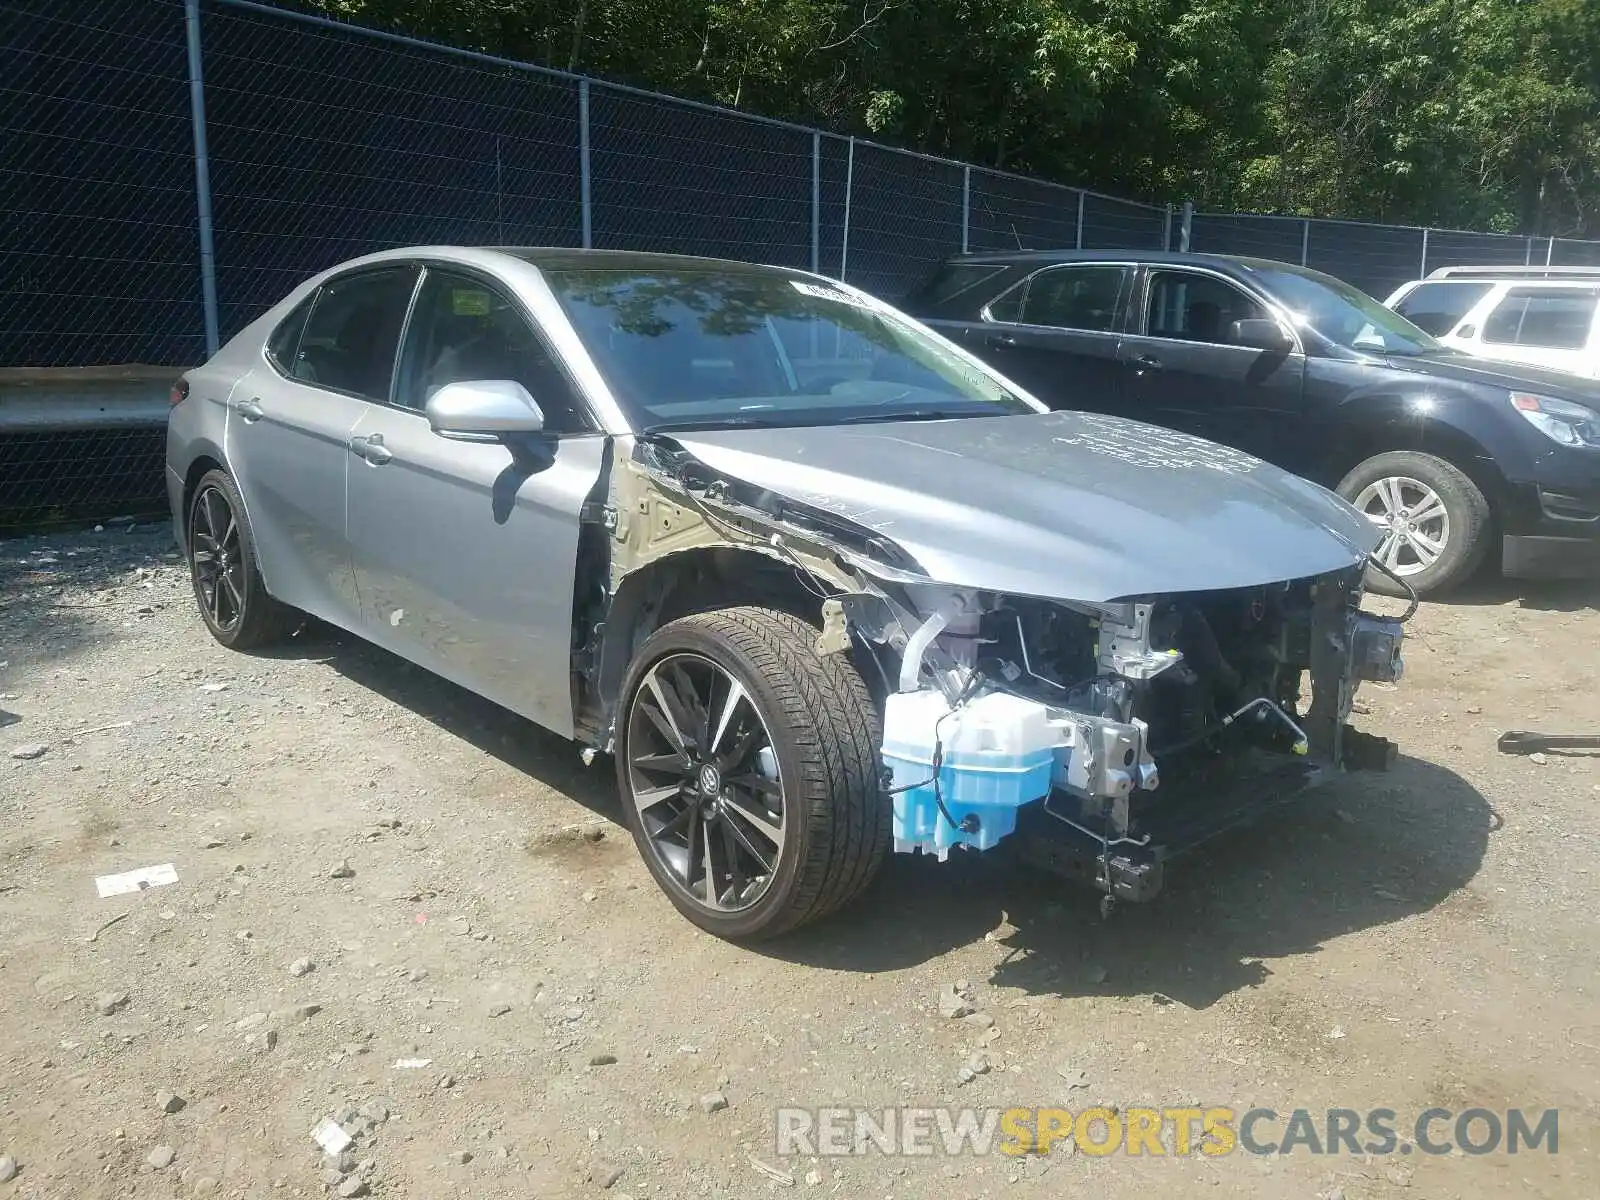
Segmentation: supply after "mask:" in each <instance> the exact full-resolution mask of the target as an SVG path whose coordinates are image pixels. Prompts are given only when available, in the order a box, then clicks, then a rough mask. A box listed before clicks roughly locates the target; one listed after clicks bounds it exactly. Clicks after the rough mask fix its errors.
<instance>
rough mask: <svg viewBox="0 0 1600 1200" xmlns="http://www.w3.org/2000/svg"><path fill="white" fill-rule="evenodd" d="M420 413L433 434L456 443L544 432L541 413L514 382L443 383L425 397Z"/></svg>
mask: <svg viewBox="0 0 1600 1200" xmlns="http://www.w3.org/2000/svg"><path fill="white" fill-rule="evenodd" d="M424 411H425V412H426V413H427V415H428V424H429V426H431V427H432V429H433V431H434V432H435V433H437V434H438V435H439V436H440V437H447V438H455V439H457V440H459V441H468V442H494V441H500V440H503V439H504V438H505V437H507V436H508V435H514V434H527V433H539V432H540V431H542V430H543V429H544V412H543V410H542V409H540V407H539V405H538V402H537V401H535V400H534V398H533V397H532V396H530V395H529V394H528V389H527V388H525V387H523V386H522V385H521V384H520V383H518V382H517V381H516V380H514V379H473V380H466V381H463V382H459V383H447V384H445V385H444V386H443V387H442V388H440V389H439V390H438V391H436V392H434V393H433V395H431V396H429V397H428V403H427V405H426V406H425V408H424Z"/></svg>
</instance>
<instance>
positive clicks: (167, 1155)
mask: <svg viewBox="0 0 1600 1200" xmlns="http://www.w3.org/2000/svg"><path fill="white" fill-rule="evenodd" d="M177 1157H178V1152H177V1151H176V1150H174V1149H173V1148H172V1147H171V1146H157V1147H156V1148H155V1149H154V1150H152V1151H150V1156H149V1157H148V1158H146V1159H145V1162H147V1163H149V1164H150V1165H151V1167H153V1168H154V1169H155V1170H157V1171H165V1170H166V1169H167V1168H168V1167H170V1166H171V1165H172V1161H173V1159H175V1158H177Z"/></svg>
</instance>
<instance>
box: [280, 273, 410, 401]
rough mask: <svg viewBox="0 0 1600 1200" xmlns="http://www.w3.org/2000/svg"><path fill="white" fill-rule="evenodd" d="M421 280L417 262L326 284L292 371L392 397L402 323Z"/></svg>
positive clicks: (325, 383) (355, 391)
mask: <svg viewBox="0 0 1600 1200" xmlns="http://www.w3.org/2000/svg"><path fill="white" fill-rule="evenodd" d="M416 281H417V269H416V268H415V267H412V266H397V267H380V268H378V269H377V270H372V271H362V272H360V273H359V274H356V275H345V276H341V277H340V278H338V279H333V280H330V281H329V282H327V283H325V284H323V285H322V287H321V289H320V290H319V291H318V292H317V298H316V302H315V304H313V305H312V308H311V315H310V317H309V318H308V319H307V321H306V325H305V333H304V334H303V335H302V336H301V338H300V352H299V354H297V355H296V356H295V361H294V364H293V367H292V370H291V374H293V375H294V377H295V378H296V379H299V380H301V381H303V382H305V383H309V384H312V385H314V386H316V387H324V388H331V389H333V390H334V391H339V392H348V393H350V394H351V395H352V396H360V397H362V398H363V399H366V400H378V401H386V400H388V398H389V380H390V377H391V375H392V374H393V371H394V354H395V349H396V348H397V347H398V346H399V344H400V326H401V325H402V324H403V323H404V322H405V318H406V306H407V305H408V304H410V302H411V292H412V289H413V288H414V287H415V285H416Z"/></svg>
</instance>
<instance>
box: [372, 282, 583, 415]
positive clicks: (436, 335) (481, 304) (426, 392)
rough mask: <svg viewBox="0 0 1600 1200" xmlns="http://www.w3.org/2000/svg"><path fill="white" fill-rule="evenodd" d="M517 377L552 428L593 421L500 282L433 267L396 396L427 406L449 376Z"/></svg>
mask: <svg viewBox="0 0 1600 1200" xmlns="http://www.w3.org/2000/svg"><path fill="white" fill-rule="evenodd" d="M487 379H510V380H514V381H515V382H517V383H520V384H521V385H522V386H523V387H525V388H526V389H527V390H528V394H529V395H530V396H532V397H533V399H534V402H535V403H537V404H538V405H539V408H540V411H542V412H543V413H544V427H545V429H546V430H547V431H549V432H550V433H580V432H588V431H589V430H590V429H592V428H593V426H592V424H591V423H590V422H589V420H588V419H587V417H586V416H585V415H584V410H583V408H582V406H581V405H580V404H579V403H578V402H577V398H576V393H575V392H574V390H573V387H572V384H571V382H570V381H569V380H568V379H567V376H566V373H565V372H564V371H563V370H562V369H561V367H560V365H559V364H558V363H557V361H556V359H555V356H554V355H553V354H552V353H551V351H550V349H549V347H547V346H546V345H545V342H544V339H543V338H541V337H540V336H539V335H538V334H537V333H535V332H534V329H533V327H532V326H531V325H530V324H529V323H528V320H527V318H525V317H524V316H523V315H522V313H521V311H520V310H519V309H518V308H517V307H516V306H515V305H514V304H512V303H511V301H510V300H508V299H507V298H506V297H505V296H504V295H503V294H502V293H501V292H500V291H499V290H498V289H497V288H493V287H490V286H489V285H488V284H486V283H484V282H483V281H482V280H480V279H478V278H476V277H475V276H472V275H467V274H464V273H461V272H456V271H446V270H439V269H433V268H430V269H429V271H428V274H427V277H426V278H425V279H424V280H423V281H422V290H421V291H420V292H419V293H418V294H417V305H416V309H415V310H414V312H413V313H412V317H411V325H410V331H409V332H408V333H407V335H406V347H405V354H404V356H403V358H402V360H401V365H400V385H399V387H398V388H397V389H396V390H395V403H396V404H398V405H400V406H401V407H403V408H411V409H417V410H419V411H420V410H421V409H422V408H423V407H424V406H425V405H426V404H427V402H428V397H429V396H431V395H433V393H434V392H436V391H438V390H439V389H440V388H442V387H443V386H444V385H445V384H447V383H466V382H470V381H473V380H487Z"/></svg>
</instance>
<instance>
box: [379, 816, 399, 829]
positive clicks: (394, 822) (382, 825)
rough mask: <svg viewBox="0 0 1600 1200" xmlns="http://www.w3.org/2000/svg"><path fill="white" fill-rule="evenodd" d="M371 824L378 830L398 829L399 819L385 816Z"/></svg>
mask: <svg viewBox="0 0 1600 1200" xmlns="http://www.w3.org/2000/svg"><path fill="white" fill-rule="evenodd" d="M373 824H375V825H376V826H377V827H378V828H379V829H399V828H400V818H399V817H391V816H389V815H388V814H385V815H383V816H381V817H379V818H378V819H377V820H376V821H374V822H373Z"/></svg>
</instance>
